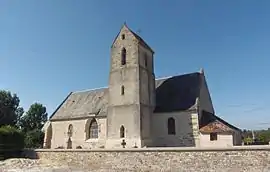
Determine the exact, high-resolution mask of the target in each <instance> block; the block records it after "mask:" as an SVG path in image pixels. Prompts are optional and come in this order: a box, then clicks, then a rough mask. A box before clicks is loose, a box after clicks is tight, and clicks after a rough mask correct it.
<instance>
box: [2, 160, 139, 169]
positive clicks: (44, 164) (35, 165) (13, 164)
mask: <svg viewBox="0 0 270 172" xmlns="http://www.w3.org/2000/svg"><path fill="white" fill-rule="evenodd" d="M88 171H89V172H90V171H91V172H121V171H123V172H124V171H125V172H129V171H130V172H131V171H139V169H133V170H131V169H121V170H119V169H118V170H117V169H115V170H113V169H104V168H102V167H95V166H91V167H89V166H84V167H78V166H76V165H72V162H52V161H49V160H41V159H24V158H16V159H15V158H14V159H7V160H5V161H0V172H88Z"/></svg>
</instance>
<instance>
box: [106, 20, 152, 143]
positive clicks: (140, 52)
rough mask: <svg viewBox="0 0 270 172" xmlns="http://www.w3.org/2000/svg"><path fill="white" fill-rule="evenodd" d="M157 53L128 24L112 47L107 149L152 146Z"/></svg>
mask: <svg viewBox="0 0 270 172" xmlns="http://www.w3.org/2000/svg"><path fill="white" fill-rule="evenodd" d="M153 55H154V52H153V50H152V49H151V48H150V47H149V46H148V45H147V44H146V43H145V42H144V40H143V39H142V38H141V37H139V36H138V35H137V34H136V33H134V32H133V31H131V30H130V29H129V28H128V26H127V25H126V24H124V25H123V26H122V28H121V30H120V32H119V34H118V35H117V37H116V38H115V40H114V42H113V44H112V46H111V59H110V61H111V62H110V75H109V90H108V98H109V100H108V112H107V113H108V114H107V140H106V148H121V147H127V148H132V147H144V146H151V143H152V141H151V133H150V132H151V116H152V114H153V110H154V107H155V75H154V65H153Z"/></svg>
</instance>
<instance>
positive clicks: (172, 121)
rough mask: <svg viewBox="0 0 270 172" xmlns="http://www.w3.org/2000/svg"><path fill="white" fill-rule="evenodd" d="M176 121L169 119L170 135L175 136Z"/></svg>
mask: <svg viewBox="0 0 270 172" xmlns="http://www.w3.org/2000/svg"><path fill="white" fill-rule="evenodd" d="M175 133H176V132H175V120H174V118H169V119H168V134H169V135H175Z"/></svg>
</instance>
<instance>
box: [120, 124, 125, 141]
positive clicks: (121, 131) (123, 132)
mask: <svg viewBox="0 0 270 172" xmlns="http://www.w3.org/2000/svg"><path fill="white" fill-rule="evenodd" d="M124 137H125V127H124V126H123V125H122V126H121V127H120V138H124Z"/></svg>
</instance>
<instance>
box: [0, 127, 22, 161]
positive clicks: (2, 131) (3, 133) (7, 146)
mask: <svg viewBox="0 0 270 172" xmlns="http://www.w3.org/2000/svg"><path fill="white" fill-rule="evenodd" d="M23 148H24V135H23V133H22V132H20V131H19V130H17V129H16V128H14V127H12V126H2V127H0V159H6V158H10V157H17V156H19V154H20V152H21V150H23Z"/></svg>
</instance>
